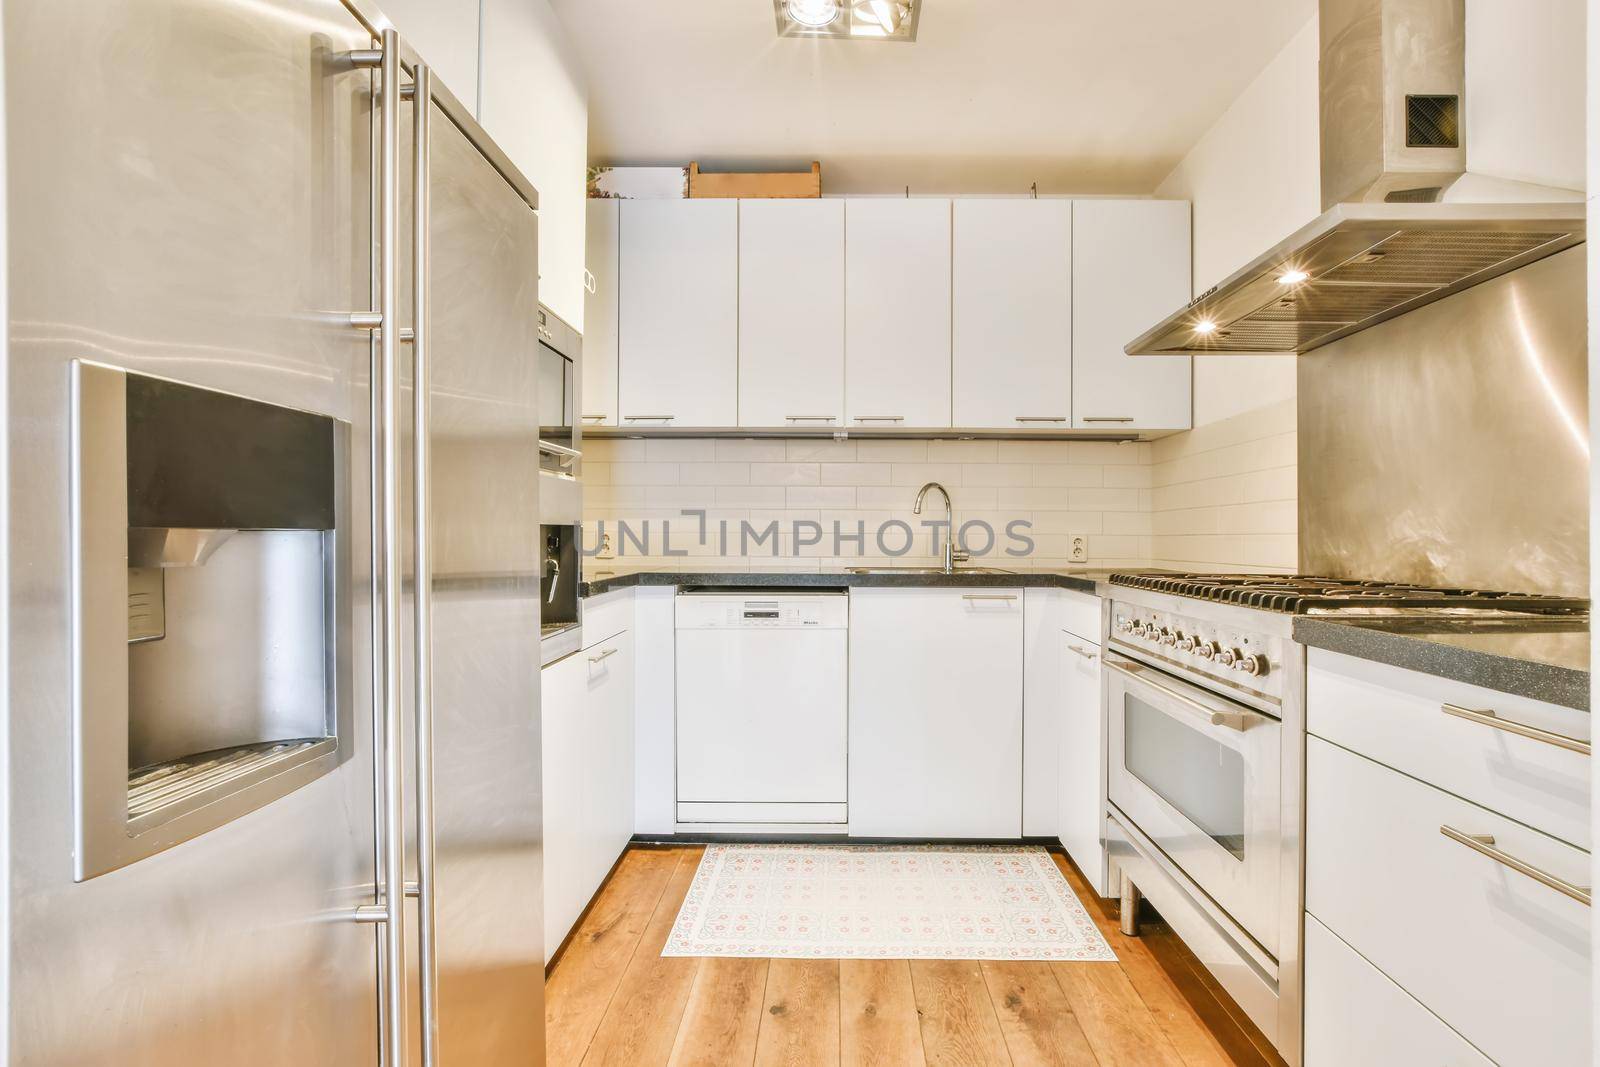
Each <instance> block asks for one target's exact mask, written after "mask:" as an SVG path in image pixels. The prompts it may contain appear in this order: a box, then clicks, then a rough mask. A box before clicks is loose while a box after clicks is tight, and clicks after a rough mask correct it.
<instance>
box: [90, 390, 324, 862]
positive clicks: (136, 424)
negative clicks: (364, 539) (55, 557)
mask: <svg viewBox="0 0 1600 1067" xmlns="http://www.w3.org/2000/svg"><path fill="white" fill-rule="evenodd" d="M73 394H74V406H73V409H74V427H73V457H72V459H73V462H72V476H73V493H72V499H73V504H74V507H73V516H72V518H73V523H72V528H73V541H74V545H73V549H74V568H73V572H74V583H73V584H74V591H75V598H74V600H75V608H76V611H75V618H74V626H73V636H74V664H75V669H74V693H73V707H74V731H75V738H74V742H75V749H76V751H75V764H74V770H75V793H76V797H75V809H76V810H75V814H76V821H77V840H76V846H77V847H76V868H77V869H76V876H77V878H78V879H79V880H80V881H81V880H83V879H85V878H91V877H94V876H95V875H98V874H103V873H105V872H107V871H110V870H115V869H116V868H118V867H121V866H124V865H126V864H128V863H132V862H134V861H136V860H139V859H142V858H144V857H146V856H149V855H152V854H154V853H156V852H159V851H161V850H163V849H166V848H170V847H171V846H173V845H176V844H178V843H180V842H182V841H185V840H188V839H189V838H192V837H195V836H197V835H199V834H202V833H205V832H206V831H208V830H211V829H215V828H216V827H218V826H221V825H223V824H225V823H227V822H230V821H232V820H233V819H236V818H238V817H239V816H241V815H244V814H246V813H247V812H250V811H253V810H255V809H256V808H259V807H261V806H262V805H264V804H267V803H270V802H271V801H273V800H275V799H277V798H278V797H281V796H284V795H286V794H287V793H289V792H292V791H293V790H295V789H298V788H299V787H300V786H302V785H305V784H306V783H307V782H310V781H311V780H313V779H314V778H316V777H318V776H320V775H322V774H324V773H326V772H327V771H328V770H329V769H331V768H332V767H333V766H335V765H336V764H337V763H338V762H339V761H340V760H341V759H342V758H343V757H344V756H345V755H346V754H347V751H341V747H340V745H341V738H343V739H345V740H344V743H345V744H346V745H348V744H349V741H348V739H349V737H350V732H349V729H348V723H349V714H350V713H349V707H348V704H349V686H350V679H349V672H350V667H349V648H350V610H349V604H348V597H349V590H350V581H349V562H348V529H349V522H348V507H347V491H346V482H347V475H346V467H347V463H348V448H349V426H348V424H346V423H344V422H342V421H340V420H337V419H334V418H331V417H329V416H326V415H321V414H317V413H314V412H308V411H300V410H295V409H291V408H286V407H280V406H278V405H274V404H268V403H264V402H262V401H259V400H253V399H249V398H246V397H241V396H236V395H233V394H229V393H222V392H217V391H214V390H209V389H201V388H197V387H195V386H191V385H185V384H182V383H178V382H173V381H169V380H166V379H162V378H155V377H150V376H146V375H141V374H134V373H130V372H126V371H122V370H119V369H116V368H113V367H106V366H101V365H98V364H93V363H87V362H82V361H80V362H77V363H75V364H74V365H73Z"/></svg>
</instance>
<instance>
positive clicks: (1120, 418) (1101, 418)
mask: <svg viewBox="0 0 1600 1067" xmlns="http://www.w3.org/2000/svg"><path fill="white" fill-rule="evenodd" d="M1083 421H1084V422H1132V421H1133V416H1132V415H1085V416H1084V417H1083Z"/></svg>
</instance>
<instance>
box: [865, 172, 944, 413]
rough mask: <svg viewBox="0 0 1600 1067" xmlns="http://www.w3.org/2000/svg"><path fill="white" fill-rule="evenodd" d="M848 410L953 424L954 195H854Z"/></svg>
mask: <svg viewBox="0 0 1600 1067" xmlns="http://www.w3.org/2000/svg"><path fill="white" fill-rule="evenodd" d="M844 261H845V267H844V278H845V298H844V302H845V312H844V316H845V317H844V321H845V328H844V329H845V333H844V337H845V341H844V352H845V415H846V418H847V420H848V421H849V424H850V425H851V426H855V427H863V428H871V427H876V428H880V429H888V428H894V427H918V426H923V427H948V426H949V425H950V201H948V200H895V199H887V198H886V199H882V200H848V201H846V202H845V247H844Z"/></svg>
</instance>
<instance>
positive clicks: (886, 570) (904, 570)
mask: <svg viewBox="0 0 1600 1067" xmlns="http://www.w3.org/2000/svg"><path fill="white" fill-rule="evenodd" d="M845 573H846V574H938V575H946V574H950V575H958V574H1015V573H1017V572H1016V571H1008V570H1006V569H1004V568H1003V567H957V568H956V569H955V570H953V571H947V570H945V569H944V568H943V567H846V568H845Z"/></svg>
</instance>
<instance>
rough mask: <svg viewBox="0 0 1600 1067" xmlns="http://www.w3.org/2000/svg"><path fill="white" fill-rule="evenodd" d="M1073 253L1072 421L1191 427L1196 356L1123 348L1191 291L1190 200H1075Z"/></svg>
mask: <svg viewBox="0 0 1600 1067" xmlns="http://www.w3.org/2000/svg"><path fill="white" fill-rule="evenodd" d="M1072 256H1073V262H1072V309H1073V313H1072V425H1073V427H1074V428H1076V429H1082V430H1182V429H1187V428H1188V427H1189V425H1190V422H1191V420H1192V403H1191V388H1192V377H1191V367H1190V359H1189V357H1188V356H1129V355H1127V354H1125V353H1124V352H1123V350H1122V349H1123V346H1124V345H1126V344H1127V343H1128V342H1129V341H1131V340H1133V339H1134V338H1135V337H1137V336H1138V335H1139V334H1140V333H1142V332H1144V331H1145V330H1147V329H1149V328H1150V326H1151V325H1153V324H1154V323H1156V322H1159V321H1160V320H1161V319H1162V318H1164V317H1165V316H1167V315H1169V314H1171V313H1172V309H1173V308H1176V307H1182V306H1183V305H1184V304H1185V303H1187V302H1188V300H1189V296H1190V288H1189V287H1190V281H1189V258H1190V257H1189V203H1188V201H1184V200H1075V201H1073V204H1072Z"/></svg>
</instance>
